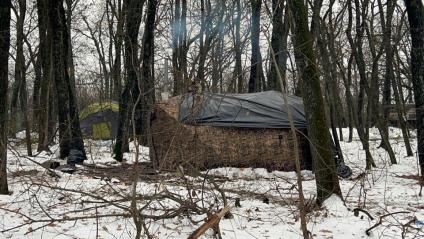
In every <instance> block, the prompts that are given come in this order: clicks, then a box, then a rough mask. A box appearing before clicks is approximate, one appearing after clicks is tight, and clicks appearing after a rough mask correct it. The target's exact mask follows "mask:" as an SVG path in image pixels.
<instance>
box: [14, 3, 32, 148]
mask: <svg viewBox="0 0 424 239" xmlns="http://www.w3.org/2000/svg"><path fill="white" fill-rule="evenodd" d="M18 5H19V11H18V13H17V20H16V61H15V82H17V87H19V90H18V91H19V94H18V95H19V96H18V97H19V102H20V103H19V104H20V106H21V114H22V118H23V123H24V127H25V142H26V147H27V154H28V156H32V148H31V126H30V123H29V119H28V104H27V100H28V93H27V88H26V87H27V86H26V67H25V55H24V22H25V15H26V0H19V1H18Z"/></svg>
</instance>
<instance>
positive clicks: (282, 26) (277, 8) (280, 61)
mask: <svg viewBox="0 0 424 239" xmlns="http://www.w3.org/2000/svg"><path fill="white" fill-rule="evenodd" d="M272 10H273V15H272V36H271V47H272V49H273V51H274V52H275V55H276V57H275V60H276V64H274V63H273V62H272V61H271V64H270V69H269V76H268V84H267V89H268V90H277V91H279V90H281V89H282V88H281V86H280V85H279V81H278V79H277V77H278V76H277V71H276V67H278V68H279V70H280V72H281V73H282V77H285V73H286V62H287V38H288V33H289V26H288V19H287V17H286V16H288V14H287V13H288V11H286V14H284V15H285V17H284V19H285V21H284V22H283V11H284V6H283V1H281V0H272ZM283 82H284V81H283ZM285 87H286V86H284V88H285Z"/></svg>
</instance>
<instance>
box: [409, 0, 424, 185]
mask: <svg viewBox="0 0 424 239" xmlns="http://www.w3.org/2000/svg"><path fill="white" fill-rule="evenodd" d="M405 5H406V10H407V12H408V21H409V27H410V34H411V39H412V47H411V72H412V84H413V86H414V98H415V109H416V126H417V138H418V147H417V149H418V158H419V164H420V169H421V179H422V181H424V6H423V3H422V1H420V0H405Z"/></svg>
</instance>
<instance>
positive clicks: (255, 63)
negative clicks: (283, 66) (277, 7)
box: [249, 0, 263, 93]
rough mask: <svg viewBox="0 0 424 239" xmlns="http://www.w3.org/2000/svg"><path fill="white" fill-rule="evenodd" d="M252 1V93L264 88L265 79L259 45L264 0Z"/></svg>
mask: <svg viewBox="0 0 424 239" xmlns="http://www.w3.org/2000/svg"><path fill="white" fill-rule="evenodd" d="M250 3H251V6H252V30H251V36H250V39H251V44H252V56H251V60H250V77H249V93H252V92H259V91H261V90H262V86H261V82H262V81H263V70H262V57H261V51H260V46H259V44H260V42H259V35H260V26H261V5H262V0H250Z"/></svg>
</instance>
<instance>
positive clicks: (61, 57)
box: [49, 0, 86, 163]
mask: <svg viewBox="0 0 424 239" xmlns="http://www.w3.org/2000/svg"><path fill="white" fill-rule="evenodd" d="M49 25H50V27H51V33H52V34H51V36H52V49H53V50H52V55H53V65H52V66H53V78H54V80H55V86H56V92H57V105H58V116H59V146H60V158H62V159H63V158H66V157H68V156H69V153H70V151H71V150H73V149H74V150H78V151H80V152H81V153H82V155H81V156H82V158H81V160H85V159H86V155H85V150H84V142H83V139H82V133H81V129H80V127H79V118H78V110H77V108H76V98H75V89H74V87H75V86H74V85H73V82H72V79H71V76H70V74H69V69H70V64H71V63H70V62H68V60H69V55H68V54H69V53H70V52H71V51H70V50H69V47H70V46H69V45H68V44H69V41H70V40H69V38H70V36H69V35H68V33H69V32H68V29H67V23H66V19H65V10H64V8H63V0H59V1H49ZM69 163H82V162H79V161H78V162H69Z"/></svg>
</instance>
